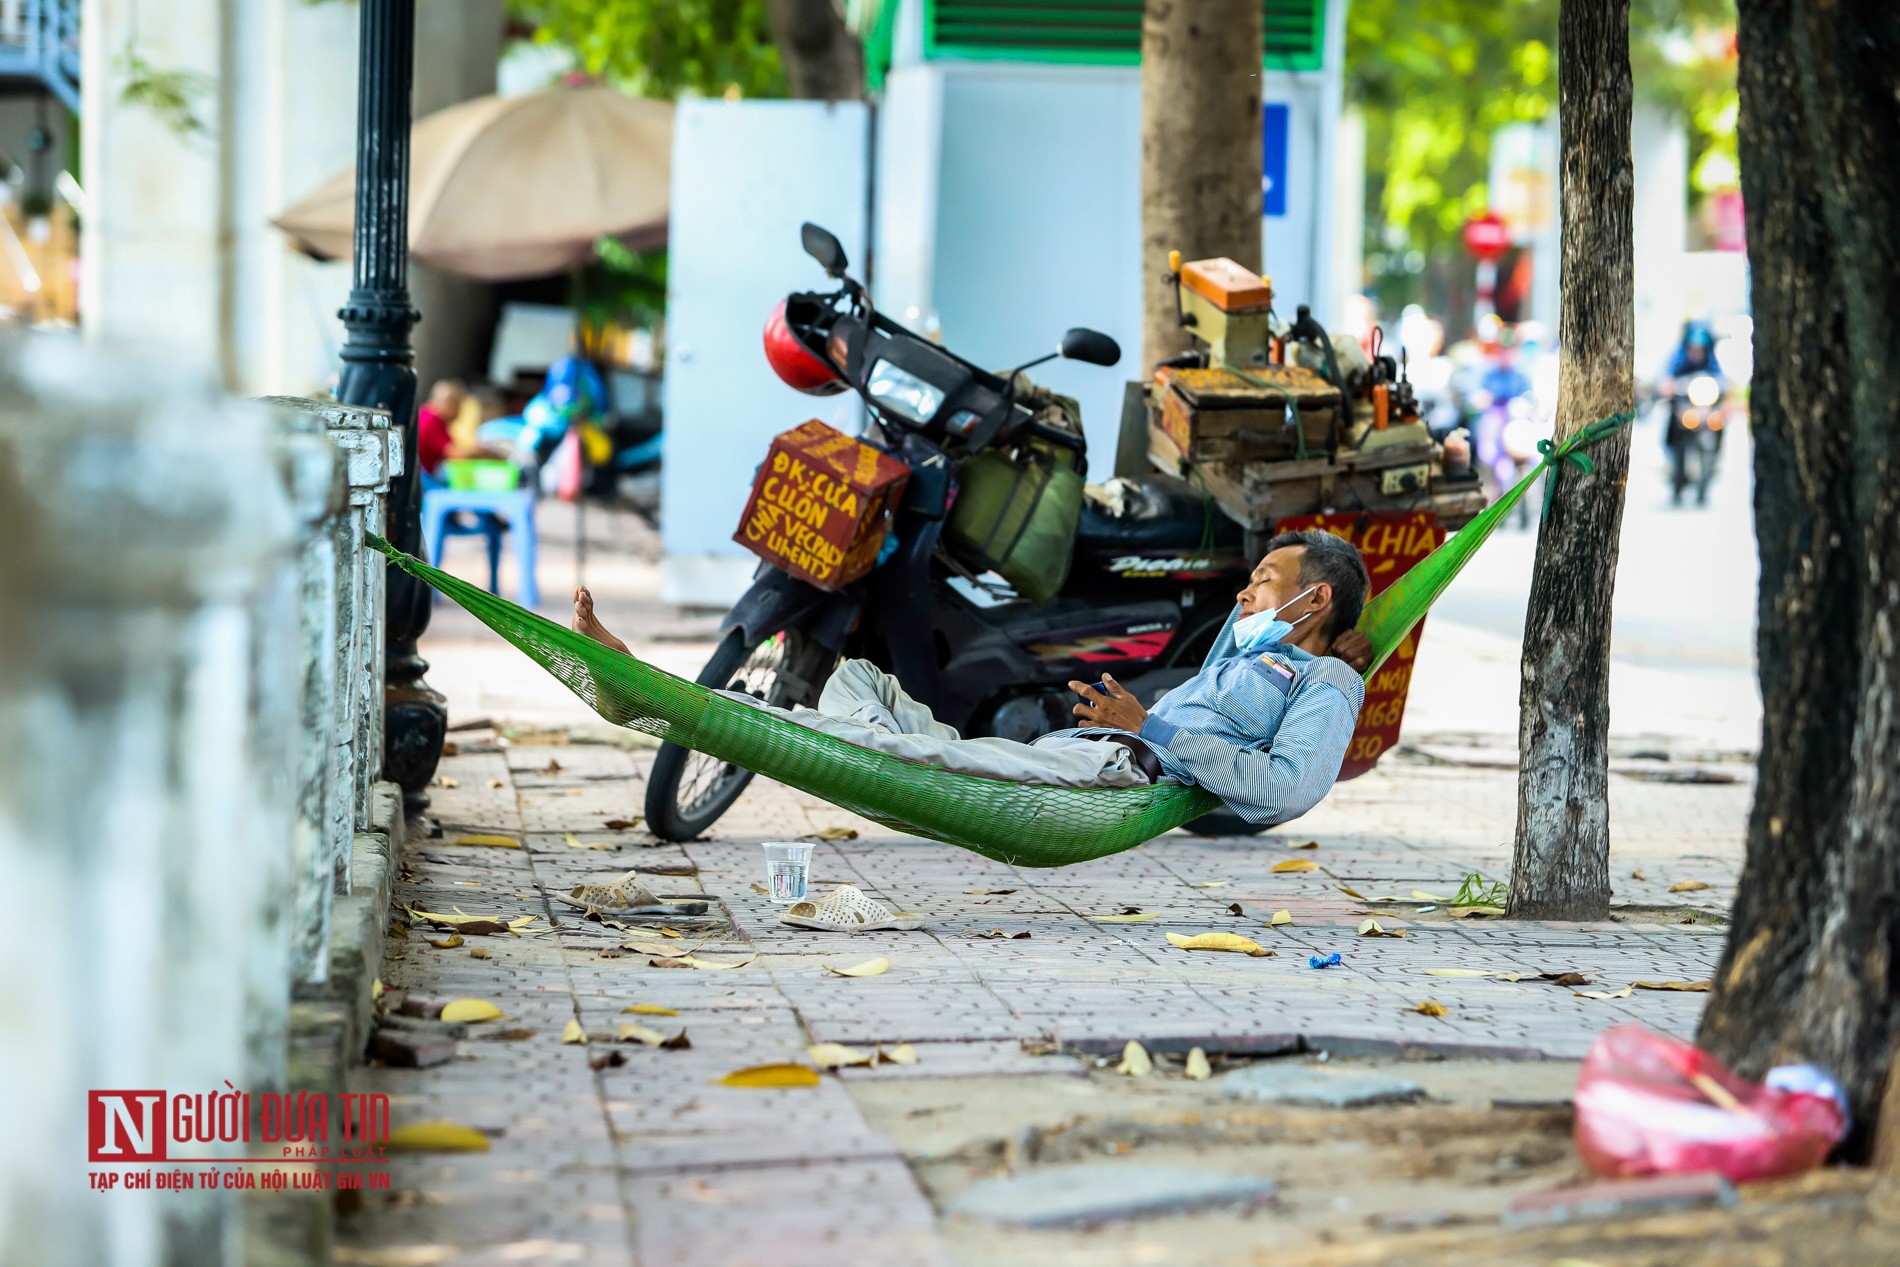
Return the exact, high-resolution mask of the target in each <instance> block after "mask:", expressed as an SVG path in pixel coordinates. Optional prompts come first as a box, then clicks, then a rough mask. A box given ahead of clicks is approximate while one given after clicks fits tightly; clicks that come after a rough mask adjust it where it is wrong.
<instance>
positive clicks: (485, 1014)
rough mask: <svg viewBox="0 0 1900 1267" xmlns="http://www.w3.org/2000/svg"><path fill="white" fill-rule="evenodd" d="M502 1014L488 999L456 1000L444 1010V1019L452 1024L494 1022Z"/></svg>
mask: <svg viewBox="0 0 1900 1267" xmlns="http://www.w3.org/2000/svg"><path fill="white" fill-rule="evenodd" d="M501 1014H502V1012H501V1009H500V1008H498V1007H496V1006H495V1005H494V1004H493V1003H490V1002H489V1001H488V1000H487V999H456V1000H454V1001H453V1002H451V1003H450V1004H448V1006H446V1007H444V1008H443V1009H442V1019H443V1020H445V1021H450V1022H474V1021H492V1020H495V1019H496V1018H497V1017H499V1016H501Z"/></svg>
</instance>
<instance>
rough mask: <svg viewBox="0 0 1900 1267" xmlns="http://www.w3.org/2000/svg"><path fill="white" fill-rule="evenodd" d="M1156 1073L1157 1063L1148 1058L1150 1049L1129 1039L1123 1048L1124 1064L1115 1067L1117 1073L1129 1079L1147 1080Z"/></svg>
mask: <svg viewBox="0 0 1900 1267" xmlns="http://www.w3.org/2000/svg"><path fill="white" fill-rule="evenodd" d="M1154 1071H1155V1062H1154V1061H1152V1060H1150V1059H1149V1058H1148V1049H1147V1048H1146V1047H1143V1046H1142V1045H1141V1044H1140V1043H1138V1042H1136V1041H1135V1040H1134V1039H1132V1038H1131V1039H1129V1040H1128V1042H1127V1044H1126V1045H1125V1046H1124V1047H1123V1048H1122V1062H1121V1063H1120V1064H1119V1065H1116V1066H1115V1072H1116V1073H1118V1074H1121V1075H1122V1076H1124V1077H1128V1078H1145V1077H1147V1076H1148V1075H1149V1074H1151V1073H1153V1072H1154Z"/></svg>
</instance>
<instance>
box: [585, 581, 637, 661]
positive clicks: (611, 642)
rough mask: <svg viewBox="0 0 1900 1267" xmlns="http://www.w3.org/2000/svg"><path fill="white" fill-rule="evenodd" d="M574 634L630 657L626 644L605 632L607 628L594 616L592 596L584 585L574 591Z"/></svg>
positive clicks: (630, 653)
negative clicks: (582, 635) (581, 635)
mask: <svg viewBox="0 0 1900 1267" xmlns="http://www.w3.org/2000/svg"><path fill="white" fill-rule="evenodd" d="M574 632H575V633H583V634H586V635H587V636H588V637H589V638H592V639H593V640H594V641H595V642H598V643H600V644H601V645H602V646H605V647H612V648H613V649H614V650H615V651H618V652H619V653H620V654H621V655H632V654H633V652H631V651H629V650H627V644H626V643H624V642H622V641H620V639H618V638H616V637H614V636H613V635H612V634H610V633H608V632H607V626H605V625H603V624H601V623H600V618H599V617H598V616H596V615H594V596H593V595H592V594H589V593H588V592H587V587H586V586H585V585H583V586H581V587H580V588H579V589H577V590H575V591H574Z"/></svg>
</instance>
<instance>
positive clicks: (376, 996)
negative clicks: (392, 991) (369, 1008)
mask: <svg viewBox="0 0 1900 1267" xmlns="http://www.w3.org/2000/svg"><path fill="white" fill-rule="evenodd" d="M385 988H386V987H385V986H384V985H383V979H382V978H381V977H372V978H370V983H369V997H370V999H371V1001H373V1002H380V1001H381V1000H382V997H383V990H384V989H385Z"/></svg>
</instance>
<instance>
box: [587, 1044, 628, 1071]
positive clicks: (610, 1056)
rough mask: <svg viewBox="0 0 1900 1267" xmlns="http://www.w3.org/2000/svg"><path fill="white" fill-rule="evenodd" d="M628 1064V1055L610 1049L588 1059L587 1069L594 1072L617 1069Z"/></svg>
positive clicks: (612, 1048)
mask: <svg viewBox="0 0 1900 1267" xmlns="http://www.w3.org/2000/svg"><path fill="white" fill-rule="evenodd" d="M626 1063H627V1053H626V1052H624V1051H621V1050H619V1049H618V1048H615V1047H609V1048H608V1049H607V1050H606V1051H604V1052H602V1053H600V1055H598V1056H591V1057H589V1058H588V1061H587V1067H588V1068H589V1069H593V1070H596V1071H598V1070H601V1069H617V1068H619V1067H620V1066H621V1065H624V1064H626Z"/></svg>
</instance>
